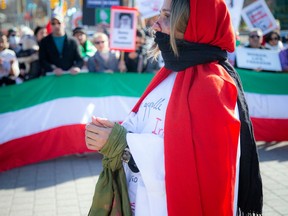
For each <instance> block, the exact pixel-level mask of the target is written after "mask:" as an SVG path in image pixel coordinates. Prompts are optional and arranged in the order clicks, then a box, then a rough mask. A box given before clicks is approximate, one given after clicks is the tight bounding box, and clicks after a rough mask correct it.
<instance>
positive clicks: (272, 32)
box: [265, 31, 281, 42]
mask: <svg viewBox="0 0 288 216" xmlns="http://www.w3.org/2000/svg"><path fill="white" fill-rule="evenodd" d="M273 35H276V36H277V38H278V40H280V39H281V37H280V35H279V33H278V32H277V31H271V32H269V33H268V34H267V35H265V40H266V41H267V42H269V41H271V40H272V36H273Z"/></svg>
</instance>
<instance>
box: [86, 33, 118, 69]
mask: <svg viewBox="0 0 288 216" xmlns="http://www.w3.org/2000/svg"><path fill="white" fill-rule="evenodd" d="M92 41H93V44H94V45H95V47H96V49H97V51H96V53H95V55H94V56H92V57H90V58H89V59H88V63H87V67H88V70H89V72H104V73H113V72H117V71H119V69H118V64H119V63H118V62H119V60H118V58H117V56H116V53H115V52H111V51H110V49H109V39H108V36H107V35H106V34H105V33H102V32H98V33H95V34H94V35H93V39H92Z"/></svg>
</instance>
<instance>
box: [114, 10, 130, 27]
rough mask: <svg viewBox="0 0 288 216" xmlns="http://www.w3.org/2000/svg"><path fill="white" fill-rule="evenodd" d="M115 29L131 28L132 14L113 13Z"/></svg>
mask: <svg viewBox="0 0 288 216" xmlns="http://www.w3.org/2000/svg"><path fill="white" fill-rule="evenodd" d="M115 27H116V28H121V29H132V28H133V14H132V13H126V12H123V13H120V12H119V13H115Z"/></svg>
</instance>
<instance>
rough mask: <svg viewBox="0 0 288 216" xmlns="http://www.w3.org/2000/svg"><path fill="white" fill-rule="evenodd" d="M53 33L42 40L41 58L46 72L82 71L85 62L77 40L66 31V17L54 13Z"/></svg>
mask: <svg viewBox="0 0 288 216" xmlns="http://www.w3.org/2000/svg"><path fill="white" fill-rule="evenodd" d="M51 26H52V33H51V34H49V35H48V36H47V37H45V38H43V39H42V41H41V42H40V50H39V59H40V65H41V67H42V68H43V70H44V72H45V73H47V72H53V73H54V74H56V75H61V74H63V73H64V72H65V71H69V72H70V73H71V74H77V73H79V72H80V70H81V67H82V66H83V64H84V61H83V59H82V58H81V55H80V51H79V47H78V43H77V41H76V40H75V39H74V38H73V37H69V36H68V35H67V34H66V33H65V23H64V17H63V16H62V15H60V14H53V15H52V18H51Z"/></svg>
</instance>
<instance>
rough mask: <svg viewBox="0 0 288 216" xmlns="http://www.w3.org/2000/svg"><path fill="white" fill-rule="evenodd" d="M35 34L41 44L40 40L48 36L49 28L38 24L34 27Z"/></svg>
mask: <svg viewBox="0 0 288 216" xmlns="http://www.w3.org/2000/svg"><path fill="white" fill-rule="evenodd" d="M34 36H35V38H36V41H37V43H38V45H39V44H40V41H41V40H42V39H43V38H44V37H46V36H47V29H46V27H44V26H37V27H36V28H35V29H34Z"/></svg>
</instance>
